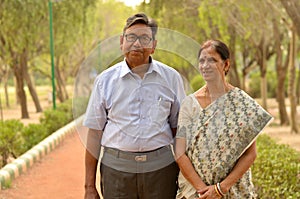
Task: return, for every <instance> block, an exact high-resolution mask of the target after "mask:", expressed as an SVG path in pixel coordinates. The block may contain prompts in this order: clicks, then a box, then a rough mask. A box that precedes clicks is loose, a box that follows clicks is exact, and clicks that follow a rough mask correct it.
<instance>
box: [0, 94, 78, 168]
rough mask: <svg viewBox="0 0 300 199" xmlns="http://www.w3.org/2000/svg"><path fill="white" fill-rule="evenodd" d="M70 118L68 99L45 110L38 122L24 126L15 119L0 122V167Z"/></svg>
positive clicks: (67, 121) (70, 106) (70, 104)
mask: <svg viewBox="0 0 300 199" xmlns="http://www.w3.org/2000/svg"><path fill="white" fill-rule="evenodd" d="M72 119H73V116H72V103H71V100H69V101H66V102H64V103H61V104H59V105H58V106H57V109H56V110H52V109H48V110H46V111H45V112H44V113H43V116H42V117H41V118H40V124H29V125H28V126H24V125H23V123H21V121H19V120H16V119H13V120H6V121H4V122H0V159H1V158H2V162H0V168H1V167H2V166H3V165H5V164H7V159H8V158H9V157H10V156H13V157H14V158H16V157H18V156H19V155H21V154H22V153H25V152H26V151H27V150H29V149H30V148H32V147H33V146H34V145H36V144H38V143H39V142H40V141H42V140H43V139H44V138H46V137H47V136H48V135H50V134H52V133H53V132H55V131H56V130H58V129H59V128H61V127H63V126H64V125H65V124H67V123H69V122H70V121H72Z"/></svg>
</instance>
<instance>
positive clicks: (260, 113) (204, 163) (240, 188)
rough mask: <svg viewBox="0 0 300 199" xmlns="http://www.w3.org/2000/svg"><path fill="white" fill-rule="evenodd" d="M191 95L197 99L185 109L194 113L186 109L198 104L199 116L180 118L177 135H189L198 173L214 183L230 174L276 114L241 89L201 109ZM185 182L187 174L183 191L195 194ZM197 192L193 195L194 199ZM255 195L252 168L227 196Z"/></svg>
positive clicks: (181, 187) (211, 183)
mask: <svg viewBox="0 0 300 199" xmlns="http://www.w3.org/2000/svg"><path fill="white" fill-rule="evenodd" d="M188 97H189V98H192V99H193V100H191V99H189V100H186V101H187V102H189V103H192V104H190V106H185V104H184V103H185V102H183V105H182V109H183V110H182V112H185V111H187V113H191V111H190V110H184V109H188V107H198V110H197V111H196V112H195V111H194V113H196V114H194V117H196V118H194V119H191V118H192V117H189V118H190V122H187V120H186V118H179V121H178V129H179V131H178V132H179V133H178V135H177V137H184V138H186V141H187V149H186V154H187V156H188V157H189V158H190V160H191V162H192V164H193V166H194V168H195V170H196V172H197V173H198V174H199V176H200V177H201V179H202V180H203V182H204V183H206V184H207V185H213V184H216V183H218V182H221V181H222V180H223V179H224V178H225V177H226V176H227V175H228V174H229V173H230V171H231V170H232V169H233V167H234V166H235V164H236V162H237V160H238V159H239V157H240V156H241V155H242V154H243V153H244V152H245V150H247V148H248V147H249V146H250V145H251V144H252V143H253V142H254V141H255V139H256V138H257V136H258V135H259V134H260V132H261V131H262V129H263V128H264V127H265V126H266V125H267V124H268V123H269V122H270V121H271V119H272V116H271V115H270V114H269V113H267V112H266V111H265V110H264V109H263V108H262V107H261V106H260V105H259V104H258V103H257V102H256V101H255V100H253V99H252V98H251V97H250V96H248V95H247V94H246V93H245V92H244V91H242V90H241V89H238V88H234V89H232V90H230V91H229V92H228V93H226V94H224V95H223V96H221V97H220V98H218V99H217V100H216V101H215V102H213V103H212V104H210V105H209V106H208V107H206V108H201V106H200V105H199V103H198V101H197V99H196V98H195V95H194V94H192V95H190V96H188ZM188 97H187V98H188ZM183 115H186V116H187V115H188V114H183ZM187 117H188V116H187ZM183 121H184V122H183ZM191 126H193V128H191ZM181 128H185V129H189V130H187V131H186V133H185V135H184V134H181V133H180V129H181ZM182 179H183V180H182ZM184 181H186V180H185V179H184V178H183V176H180V178H179V188H180V189H179V193H180V190H190V191H189V192H190V194H191V193H192V191H191V187H190V188H188V187H185V186H191V185H188V184H189V183H186V182H184ZM195 191H196V190H194V191H193V192H194V193H195ZM194 193H193V195H194ZM193 195H190V196H189V197H190V198H194V196H193ZM253 195H254V194H253V185H252V183H251V172H250V170H249V171H248V172H246V173H245V174H244V176H243V177H242V179H240V180H239V181H238V182H237V183H236V185H234V186H233V187H232V188H231V189H230V190H229V192H228V193H227V194H226V196H225V198H226V197H228V198H253V197H254V196H253ZM189 197H186V198H189Z"/></svg>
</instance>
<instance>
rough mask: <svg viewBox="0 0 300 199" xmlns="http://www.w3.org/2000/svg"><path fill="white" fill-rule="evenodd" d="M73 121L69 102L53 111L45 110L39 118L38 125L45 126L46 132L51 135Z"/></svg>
mask: <svg viewBox="0 0 300 199" xmlns="http://www.w3.org/2000/svg"><path fill="white" fill-rule="evenodd" d="M72 119H73V116H72V104H71V101H67V102H65V103H61V104H59V105H58V106H57V108H56V109H55V110H52V109H48V110H45V111H44V113H43V116H42V117H41V118H40V123H41V124H42V125H44V126H45V128H46V129H47V132H48V133H49V134H50V133H53V132H55V131H56V130H58V129H59V128H61V127H63V126H64V125H65V124H67V123H68V122H70V121H71V120H72Z"/></svg>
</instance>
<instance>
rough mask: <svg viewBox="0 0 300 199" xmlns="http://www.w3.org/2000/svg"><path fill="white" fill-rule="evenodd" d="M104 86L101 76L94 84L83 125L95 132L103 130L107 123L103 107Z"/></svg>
mask: <svg viewBox="0 0 300 199" xmlns="http://www.w3.org/2000/svg"><path fill="white" fill-rule="evenodd" d="M104 93H105V91H104V86H103V81H102V79H101V76H98V77H97V78H96V80H95V82H94V87H93V91H92V94H91V96H90V99H89V103H88V107H87V110H86V114H85V118H84V121H83V125H84V126H86V127H88V128H91V129H96V130H103V129H104V127H105V124H106V122H107V111H106V107H105V104H106V103H105V96H104Z"/></svg>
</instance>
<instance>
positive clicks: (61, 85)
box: [55, 58, 69, 102]
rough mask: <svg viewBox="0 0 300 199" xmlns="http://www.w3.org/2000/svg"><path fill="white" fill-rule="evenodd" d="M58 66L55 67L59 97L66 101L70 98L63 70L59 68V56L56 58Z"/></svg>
mask: <svg viewBox="0 0 300 199" xmlns="http://www.w3.org/2000/svg"><path fill="white" fill-rule="evenodd" d="M56 60H57V62H56V67H55V79H56V83H57V85H56V86H57V97H58V99H59V101H60V102H64V101H65V100H66V99H68V98H69V96H68V93H67V90H66V85H65V81H64V78H63V77H62V75H61V72H60V70H59V58H57V59H56Z"/></svg>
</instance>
